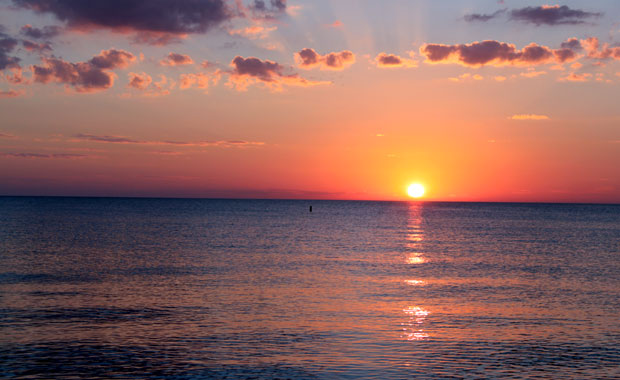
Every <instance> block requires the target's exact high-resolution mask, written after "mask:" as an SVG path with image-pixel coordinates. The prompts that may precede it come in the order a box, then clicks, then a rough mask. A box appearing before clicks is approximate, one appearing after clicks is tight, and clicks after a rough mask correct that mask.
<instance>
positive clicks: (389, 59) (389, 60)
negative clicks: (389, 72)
mask: <svg viewBox="0 0 620 380" xmlns="http://www.w3.org/2000/svg"><path fill="white" fill-rule="evenodd" d="M409 56H410V57H413V52H410V53H409ZM375 64H376V65H377V67H380V68H387V69H389V68H398V67H417V62H416V61H414V60H413V59H411V58H404V57H400V56H398V55H396V54H387V53H379V54H378V55H377V56H376V57H375Z"/></svg>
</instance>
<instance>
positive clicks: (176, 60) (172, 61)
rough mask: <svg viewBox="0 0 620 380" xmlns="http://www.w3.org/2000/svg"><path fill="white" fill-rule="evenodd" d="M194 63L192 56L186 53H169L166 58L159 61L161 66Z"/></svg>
mask: <svg viewBox="0 0 620 380" xmlns="http://www.w3.org/2000/svg"><path fill="white" fill-rule="evenodd" d="M193 63H194V60H193V59H192V57H190V56H189V55H186V54H179V53H169V54H168V55H167V56H166V58H164V59H162V60H161V61H159V64H160V65H162V66H182V65H191V64H193Z"/></svg>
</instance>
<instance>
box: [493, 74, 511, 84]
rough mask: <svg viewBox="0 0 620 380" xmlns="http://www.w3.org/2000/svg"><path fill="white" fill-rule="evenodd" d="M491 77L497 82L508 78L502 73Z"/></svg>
mask: <svg viewBox="0 0 620 380" xmlns="http://www.w3.org/2000/svg"><path fill="white" fill-rule="evenodd" d="M493 79H495V81H497V82H504V81H506V79H508V78H506V77H505V76H503V75H498V76H496V77H494V78H493Z"/></svg>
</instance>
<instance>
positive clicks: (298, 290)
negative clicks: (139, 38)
mask: <svg viewBox="0 0 620 380" xmlns="http://www.w3.org/2000/svg"><path fill="white" fill-rule="evenodd" d="M310 204H311V205H312V206H313V211H314V212H312V213H309V212H308V206H309V205H310ZM0 377H2V378H62V379H69V378H85V377H87V378H102V379H104V378H105V379H113V378H147V377H148V378H170V379H192V378H216V379H225V378H228V379H250V378H251V379H274V378H279V379H288V378H291V379H357V378H360V379H405V378H436V377H439V378H441V377H494V378H511V377H515V378H523V377H526V378H537V377H539V378H556V379H557V378H599V379H601V378H618V377H620V206H611V205H609V206H606V205H544V204H466V203H405V202H403V203H398V202H394V203H391V202H340V201H312V202H309V201H255V200H170V199H169V200H163V199H162V200H157V199H87V198H10V197H4V198H0Z"/></svg>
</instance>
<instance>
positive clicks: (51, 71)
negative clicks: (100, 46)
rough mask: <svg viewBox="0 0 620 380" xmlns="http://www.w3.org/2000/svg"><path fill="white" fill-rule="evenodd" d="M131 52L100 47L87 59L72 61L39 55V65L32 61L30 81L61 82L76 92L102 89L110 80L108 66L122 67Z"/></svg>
mask: <svg viewBox="0 0 620 380" xmlns="http://www.w3.org/2000/svg"><path fill="white" fill-rule="evenodd" d="M134 60H135V56H134V55H133V54H131V53H129V52H126V51H124V50H115V49H110V50H103V51H101V53H100V54H98V55H96V56H94V57H93V58H92V59H90V60H89V61H87V62H78V63H72V62H67V61H64V60H62V59H59V58H43V65H33V66H32V72H33V76H34V81H35V82H38V83H49V82H56V83H63V84H65V85H67V86H72V87H73V88H75V90H76V91H78V92H95V91H100V90H105V89H108V88H110V87H112V85H113V84H114V76H115V75H114V73H112V72H111V71H109V70H112V69H116V68H125V67H127V66H128V65H129V64H131V62H133V61H134Z"/></svg>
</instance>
